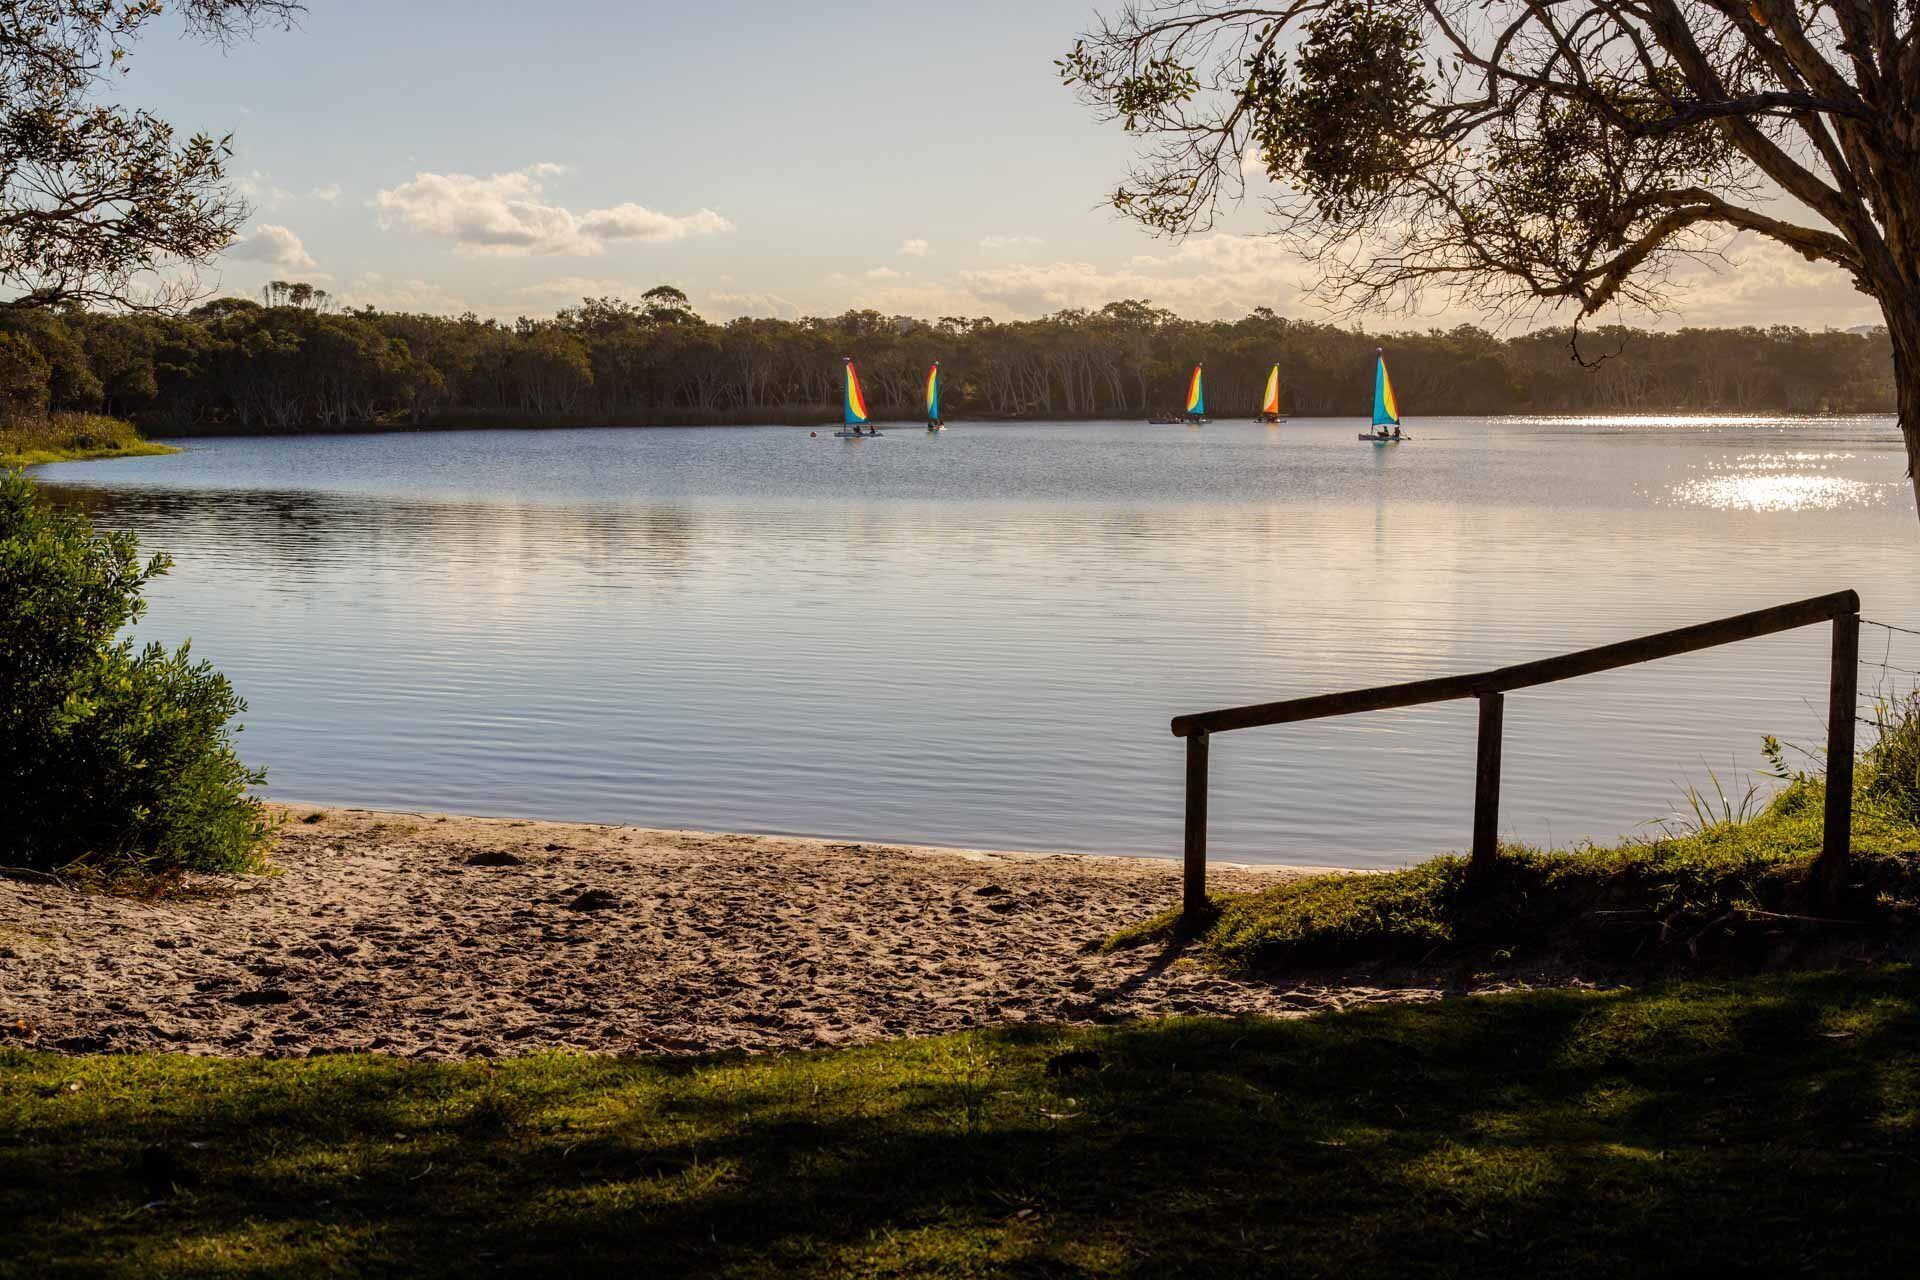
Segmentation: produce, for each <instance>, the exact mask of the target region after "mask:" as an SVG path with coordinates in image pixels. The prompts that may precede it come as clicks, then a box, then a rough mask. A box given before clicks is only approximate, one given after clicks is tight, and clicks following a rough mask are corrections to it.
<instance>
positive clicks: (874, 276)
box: [867, 267, 907, 280]
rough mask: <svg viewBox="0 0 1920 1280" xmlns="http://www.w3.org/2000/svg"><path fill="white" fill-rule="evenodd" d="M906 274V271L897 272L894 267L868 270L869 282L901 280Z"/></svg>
mask: <svg viewBox="0 0 1920 1280" xmlns="http://www.w3.org/2000/svg"><path fill="white" fill-rule="evenodd" d="M906 274H907V273H906V272H904V271H895V270H894V269H893V268H892V267H869V268H867V279H869V280H899V279H902V278H904V277H905V276H906Z"/></svg>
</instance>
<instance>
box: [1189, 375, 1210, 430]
mask: <svg viewBox="0 0 1920 1280" xmlns="http://www.w3.org/2000/svg"><path fill="white" fill-rule="evenodd" d="M1204 367H1205V366H1204V365H1195V366H1193V381H1191V382H1189V383H1188V384H1187V412H1188V413H1190V414H1192V415H1193V416H1194V417H1196V418H1197V417H1199V416H1200V415H1201V414H1203V413H1205V412H1206V411H1207V388H1206V384H1205V381H1204V379H1203V378H1202V376H1201V372H1200V371H1201V370H1202V369H1203V368H1204Z"/></svg>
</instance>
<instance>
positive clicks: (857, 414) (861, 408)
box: [846, 356, 867, 427]
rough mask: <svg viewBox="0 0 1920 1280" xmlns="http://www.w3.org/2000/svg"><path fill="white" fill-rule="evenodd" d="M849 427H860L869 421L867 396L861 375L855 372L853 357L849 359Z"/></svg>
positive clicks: (847, 405)
mask: <svg viewBox="0 0 1920 1280" xmlns="http://www.w3.org/2000/svg"><path fill="white" fill-rule="evenodd" d="M846 419H847V425H848V426H850V427H853V426H860V425H862V424H864V423H865V422H866V420H867V395H866V392H864V391H862V390H861V389H860V375H859V374H858V373H857V372H855V371H854V367H853V357H852V356H848V357H847V403H846Z"/></svg>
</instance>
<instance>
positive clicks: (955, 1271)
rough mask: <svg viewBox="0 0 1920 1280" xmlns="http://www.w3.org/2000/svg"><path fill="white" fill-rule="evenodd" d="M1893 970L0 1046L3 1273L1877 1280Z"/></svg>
mask: <svg viewBox="0 0 1920 1280" xmlns="http://www.w3.org/2000/svg"><path fill="white" fill-rule="evenodd" d="M1916 1124H1920V978H1917V977H1916V976H1915V974H1914V973H1913V972H1912V971H1910V970H1908V969H1905V968H1891V969H1882V970H1875V971H1871V972H1864V973H1852V974H1815V975H1798V976H1792V977H1781V978H1770V979H1757V980H1745V981H1741V982H1737V983H1726V984H1712V985H1709V984H1692V985H1684V986H1674V987H1667V988H1654V989H1648V990H1644V991H1631V992H1629V991H1617V992H1609V993H1605V994H1595V993H1570V992H1558V993H1538V994H1530V995H1524V996H1513V997H1495V998H1485V999H1474V1000H1461V1001H1448V1002H1444V1003H1436V1004H1427V1005H1417V1006H1400V1007H1388V1008H1377V1009H1370V1010H1366V1011H1361V1012H1358V1013H1353V1014H1346V1015H1336V1016H1326V1017H1319V1018H1313V1019H1306V1020H1299V1021H1288V1022H1279V1021H1270V1020H1256V1019H1246V1020H1175V1021H1167V1022H1155V1023H1141V1024H1132V1025H1128V1026H1123V1027H1115V1028H1103V1029H1099V1030H1093V1031H1083V1032H1069V1031H1063V1030H1056V1029H1047V1028H1009V1029H1002V1030H995V1031H980V1032H973V1033H969V1034H966V1035H961V1036H955V1037H946V1038H941V1039H934V1040H918V1041H903V1042H894V1043H889V1044H884V1045H876V1046H870V1047H866V1048H860V1049H852V1050H843V1051H836V1052H827V1053H812V1054H787V1055H781V1056H777V1057H766V1058H751V1059H749V1058H738V1057H725V1058H711V1057H710V1058H700V1059H679V1060H654V1059H606V1058H588V1057H578V1056H564V1055H544V1056H538V1057H533V1058H527V1059H520V1060H514V1061H509V1062H504V1063H483V1062H475V1063H464V1064H420V1063H403V1062H398V1061H394V1060H391V1059H383V1058H375V1057H336V1058H322V1059H315V1060H308V1061H303V1062H260V1061H212V1060H204V1059H189V1058H177V1057H163V1056H129V1057H104V1058H61V1057H56V1056H53V1055H45V1054H22V1053H5V1052H0V1228H3V1229H4V1231H5V1235H6V1241H5V1251H4V1254H3V1255H0V1272H5V1271H8V1270H12V1271H15V1272H17V1273H19V1274H44V1273H46V1272H48V1271H51V1270H55V1269H56V1268H58V1267H60V1266H62V1265H66V1266H71V1267H73V1268H75V1269H77V1270H84V1271H87V1272H90V1273H107V1274H129V1275H131V1274H141V1275H150V1274H169V1273H173V1274H233V1275H269V1274H287V1273H313V1272H322V1271H327V1270H337V1271H340V1272H348V1273H360V1272H365V1271H370V1270H371V1271H389V1272H404V1273H407V1274H428V1275H435V1274H448V1275H451V1274H461V1275H465V1274H471V1273H475V1272H486V1271H490V1270H504V1271H522V1270H531V1269H533V1268H536V1267H546V1266H550V1265H554V1264H558V1263H561V1262H563V1261H564V1263H565V1265H567V1266H568V1267H569V1268H570V1269H571V1270H572V1271H573V1272H574V1273H576V1274H602V1273H606V1274H613V1273H619V1274H636V1273H637V1274H691V1273H721V1272H724V1273H726V1274H738V1275H757V1274H766V1275H776V1274H778V1275H786V1274H795V1273H815V1274H835V1275H838V1274H846V1273H849V1272H851V1273H893V1272H906V1273H918V1274H938V1275H947V1274H952V1275H962V1274H1008V1273H1011V1274H1019V1275H1071V1274H1097V1275H1117V1276H1147V1275H1156V1276H1157V1275H1166V1274H1176V1275H1178V1274H1191V1275H1222V1274H1248V1275H1251V1274H1273V1273H1276V1272H1283V1273H1286V1274H1299V1275H1354V1274H1379V1275H1407V1274H1433V1275H1461V1276H1466V1275H1485V1274H1498V1273H1516V1272H1520V1271H1529V1272H1532V1271H1539V1272H1543V1273H1548V1274H1556V1275H1565V1274H1595V1275H1597V1274H1602V1273H1605V1274H1608V1275H1616V1274H1618V1273H1619V1272H1620V1271H1621V1269H1622V1268H1628V1269H1630V1270H1631V1271H1633V1272H1645V1271H1663V1272H1670V1271H1692V1270H1704V1269H1707V1268H1709V1267H1716V1266H1728V1265H1732V1266H1744V1267H1749V1268H1762V1269H1766V1270H1796V1269H1818V1270H1820V1271H1822V1272H1824V1273H1826V1274H1838V1273H1845V1272H1848V1271H1854V1270H1858V1271H1865V1270H1868V1269H1869V1268H1872V1269H1875V1270H1876V1272H1877V1271H1878V1270H1879V1269H1880V1267H1881V1266H1882V1265H1883V1264H1884V1262H1885V1261H1887V1260H1890V1259H1894V1258H1899V1257H1902V1256H1906V1255H1909V1254H1910V1253H1911V1251H1912V1249H1913V1248H1914V1247H1915V1246H1916V1245H1920V1226H1916V1225H1915V1222H1914V1221H1913V1215H1912V1213H1911V1205H1912V1204H1913V1203H1914V1202H1915V1196H1916V1193H1920V1158H1917V1157H1916V1155H1915V1154H1914V1142H1913V1139H1914V1137H1915V1132H1914V1130H1915V1127H1916Z"/></svg>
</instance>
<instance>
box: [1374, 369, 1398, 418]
mask: <svg viewBox="0 0 1920 1280" xmlns="http://www.w3.org/2000/svg"><path fill="white" fill-rule="evenodd" d="M1373 425H1374V426H1376V427H1397V426H1399V425H1400V402H1399V401H1398V400H1396V399H1394V398H1393V379H1391V378H1389V377H1387V357H1386V353H1385V352H1380V351H1376V352H1375V353H1374V374H1373Z"/></svg>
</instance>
